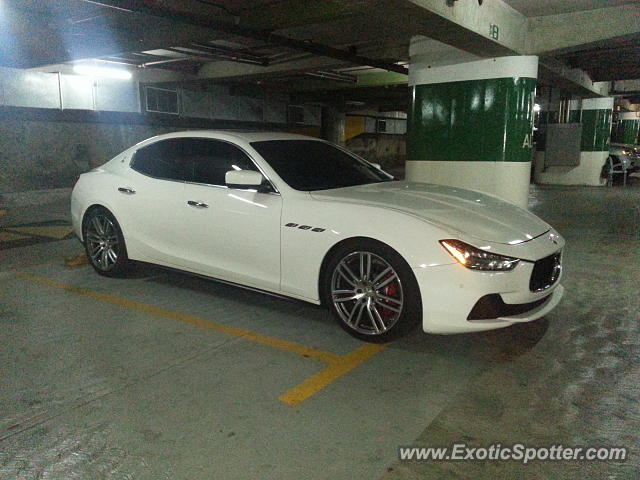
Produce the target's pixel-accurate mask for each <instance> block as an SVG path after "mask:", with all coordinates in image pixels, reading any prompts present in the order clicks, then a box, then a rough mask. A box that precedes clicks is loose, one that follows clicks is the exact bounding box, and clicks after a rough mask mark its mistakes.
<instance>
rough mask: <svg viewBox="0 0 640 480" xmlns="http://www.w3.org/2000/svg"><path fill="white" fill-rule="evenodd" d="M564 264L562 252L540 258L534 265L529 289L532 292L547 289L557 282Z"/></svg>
mask: <svg viewBox="0 0 640 480" xmlns="http://www.w3.org/2000/svg"><path fill="white" fill-rule="evenodd" d="M561 271H562V264H561V261H560V252H558V253H554V254H553V255H549V256H548V257H545V258H543V259H542V260H538V261H537V262H536V263H535V264H534V265H533V271H532V272H531V280H530V281H529V289H530V290H531V291H532V292H539V291H541V290H546V289H547V288H549V287H550V286H551V285H553V284H554V283H556V281H557V280H558V278H560V272H561Z"/></svg>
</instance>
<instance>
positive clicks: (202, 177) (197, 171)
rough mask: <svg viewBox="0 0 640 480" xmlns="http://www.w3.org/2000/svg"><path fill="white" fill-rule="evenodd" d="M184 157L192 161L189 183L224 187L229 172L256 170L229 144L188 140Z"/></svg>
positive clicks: (204, 140) (249, 161)
mask: <svg viewBox="0 0 640 480" xmlns="http://www.w3.org/2000/svg"><path fill="white" fill-rule="evenodd" d="M189 140H190V141H189V144H188V145H186V146H185V155H186V156H187V157H189V158H190V159H191V160H192V161H193V172H192V175H191V176H190V177H189V178H188V180H189V181H191V182H196V183H206V184H209V185H224V184H225V181H224V177H225V174H226V173H227V172H228V171H229V170H257V168H256V166H255V165H254V164H253V162H252V161H251V159H250V158H249V157H248V156H247V155H246V154H245V153H244V152H243V151H242V150H240V149H239V148H238V147H236V146H234V145H231V144H230V143H226V142H220V141H216V140H208V139H204V138H193V139H189Z"/></svg>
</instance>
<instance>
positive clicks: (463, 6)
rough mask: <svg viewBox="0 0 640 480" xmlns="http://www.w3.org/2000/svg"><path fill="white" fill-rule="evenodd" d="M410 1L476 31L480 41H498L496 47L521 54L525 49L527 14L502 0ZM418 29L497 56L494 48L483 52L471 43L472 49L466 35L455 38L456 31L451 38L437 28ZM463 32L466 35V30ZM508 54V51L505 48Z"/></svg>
mask: <svg viewBox="0 0 640 480" xmlns="http://www.w3.org/2000/svg"><path fill="white" fill-rule="evenodd" d="M407 3H411V4H413V5H415V6H418V7H420V8H422V9H424V10H427V11H429V12H432V13H434V14H436V15H438V16H440V17H441V18H442V19H444V20H446V21H448V22H450V23H452V24H454V25H457V26H459V27H460V28H462V29H464V30H466V31H467V32H473V33H474V34H476V35H477V36H479V37H482V38H483V39H484V41H482V42H480V43H481V44H487V45H490V44H492V43H493V44H495V46H494V48H497V47H498V46H500V47H502V50H506V51H510V52H511V54H514V53H516V54H522V53H524V51H525V47H526V35H525V32H526V30H527V17H525V16H524V15H522V14H521V13H520V12H518V11H517V10H515V9H513V8H511V7H510V6H509V5H508V4H507V3H505V2H504V1H502V0H491V1H485V2H483V4H482V5H480V4H479V2H478V1H477V0H458V1H456V2H453V4H450V3H449V2H445V1H444V0H407ZM496 27H497V29H496ZM416 33H417V34H419V35H425V36H427V37H430V38H433V39H435V40H439V41H441V42H444V43H447V44H449V45H451V46H453V47H457V48H460V49H462V50H465V51H468V52H470V53H474V54H477V55H480V56H488V57H492V56H496V54H495V53H494V52H487V55H482V53H481V52H478V51H477V47H473V46H472V48H471V49H470V48H469V47H470V46H469V45H468V44H467V42H465V41H464V40H463V38H460V39H459V40H458V39H456V35H455V32H453V31H452V32H451V33H450V34H448V35H446V36H447V37H448V38H445V36H443V35H442V34H441V33H440V32H438V31H428V30H427V29H425V31H423V32H416ZM460 33H461V34H462V35H461V37H463V36H464V32H463V31H461V32H460ZM467 37H468V34H467ZM505 54H507V53H506V52H505Z"/></svg>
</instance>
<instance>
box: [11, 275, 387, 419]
mask: <svg viewBox="0 0 640 480" xmlns="http://www.w3.org/2000/svg"><path fill="white" fill-rule="evenodd" d="M16 275H17V276H18V277H21V278H24V279H27V280H31V281H32V282H36V283H39V284H41V285H46V286H48V287H53V288H59V289H62V290H65V291H67V292H71V293H75V294H77V295H81V296H83V297H88V298H93V299H95V300H100V301H103V302H107V303H111V304H113V305H118V306H120V307H123V308H131V309H133V310H138V311H140V312H145V313H148V314H151V315H155V316H158V317H164V318H169V319H171V320H177V321H180V322H184V323H188V324H190V325H195V326H197V327H201V328H207V329H209V330H214V331H217V332H221V333H225V334H227V335H232V336H235V337H241V338H244V339H245V340H249V341H251V342H255V343H261V344H263V345H267V346H269V347H273V348H278V349H280V350H284V351H286V352H291V353H296V354H298V355H301V356H303V357H306V358H315V359H317V360H321V361H323V362H326V363H328V364H329V365H328V366H327V367H325V368H324V369H322V370H321V371H320V372H318V373H317V374H315V375H313V376H311V377H309V378H307V379H306V380H304V381H303V382H302V383H300V384H299V385H297V386H295V387H293V388H292V389H290V390H288V391H287V392H285V393H283V394H282V395H281V396H280V397H278V399H279V400H280V401H282V402H284V403H286V404H288V405H292V406H293V405H297V404H299V403H301V402H303V401H305V400H306V399H308V398H309V397H311V396H313V395H315V394H316V393H318V392H319V391H320V390H322V389H323V388H325V387H327V386H328V385H330V384H331V383H333V382H334V381H336V380H337V379H338V378H340V377H341V376H343V375H345V374H347V373H349V372H350V371H351V370H353V369H354V368H356V367H357V366H358V365H360V364H361V363H363V362H365V361H366V360H368V359H369V358H371V357H372V356H373V355H375V354H376V353H378V352H379V351H381V350H383V349H384V348H385V346H386V345H382V344H381V345H378V344H370V343H367V344H365V345H362V346H361V347H359V348H357V349H355V350H354V351H353V352H351V353H348V354H346V355H338V354H335V353H331V352H327V351H324V350H318V349H316V348H313V347H307V346H306V345H302V344H299V343H296V342H290V341H288V340H283V339H281V338H276V337H270V336H268V335H263V334H261V333H258V332H253V331H251V330H247V329H244V328H238V327H233V326H231V325H223V324H221V323H216V322H212V321H211V320H206V319H204V318H201V317H196V316H194V315H188V314H185V313H180V312H174V311H172V310H167V309H165V308H161V307H156V306H154V305H148V304H146V303H140V302H136V301H134V300H128V299H126V298H122V297H116V296H114V295H109V294H107V293H100V292H96V291H94V290H89V289H87V288H80V287H75V286H73V285H69V284H67V283H63V282H60V281H58V280H52V279H49V278H44V277H38V276H36V275H31V274H29V273H25V272H17V273H16Z"/></svg>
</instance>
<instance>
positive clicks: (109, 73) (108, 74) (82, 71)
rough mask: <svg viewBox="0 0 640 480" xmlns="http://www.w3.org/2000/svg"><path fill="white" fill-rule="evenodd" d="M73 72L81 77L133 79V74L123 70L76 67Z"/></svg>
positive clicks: (86, 66)
mask: <svg viewBox="0 0 640 480" xmlns="http://www.w3.org/2000/svg"><path fill="white" fill-rule="evenodd" d="M73 71H74V72H75V73H77V74H79V75H89V76H92V77H103V78H113V79H117V80H129V79H130V78H131V72H129V71H128V70H124V69H122V68H112V67H98V66H95V65H74V66H73Z"/></svg>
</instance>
